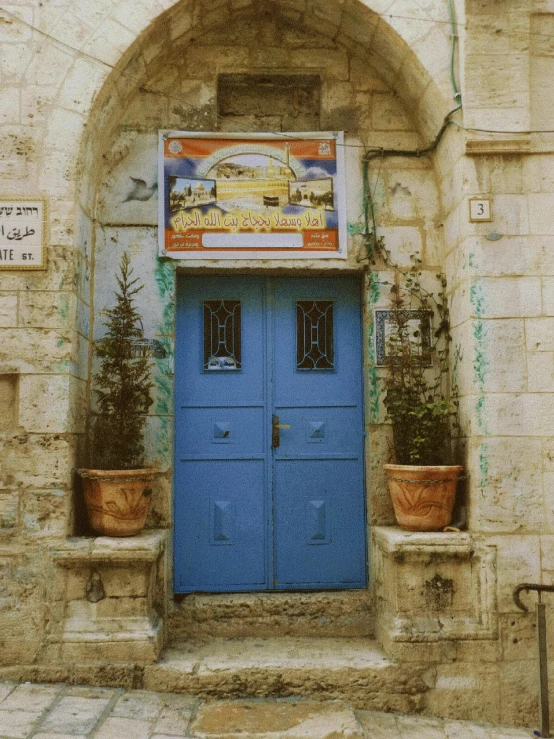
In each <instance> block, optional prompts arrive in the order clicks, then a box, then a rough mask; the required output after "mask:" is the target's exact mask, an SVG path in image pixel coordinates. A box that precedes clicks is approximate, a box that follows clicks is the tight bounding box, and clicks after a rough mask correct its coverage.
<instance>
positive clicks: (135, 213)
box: [0, 0, 554, 722]
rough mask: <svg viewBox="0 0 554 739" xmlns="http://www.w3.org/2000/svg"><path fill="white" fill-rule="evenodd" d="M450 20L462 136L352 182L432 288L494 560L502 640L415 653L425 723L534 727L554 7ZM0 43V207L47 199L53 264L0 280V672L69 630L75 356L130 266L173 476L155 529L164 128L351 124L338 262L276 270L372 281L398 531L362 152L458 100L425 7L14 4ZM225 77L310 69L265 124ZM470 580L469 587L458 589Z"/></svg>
mask: <svg viewBox="0 0 554 739" xmlns="http://www.w3.org/2000/svg"><path fill="white" fill-rule="evenodd" d="M454 7H455V12H456V17H457V21H458V35H459V47H458V51H457V54H456V57H455V62H456V63H455V68H456V70H457V71H458V73H459V74H458V79H459V81H460V87H461V89H462V96H463V97H462V100H463V110H462V111H461V112H459V113H457V114H456V115H455V116H454V121H455V122H457V123H458V124H459V125H460V126H462V127H464V126H465V127H466V129H469V130H464V128H460V127H457V126H456V125H454V124H452V125H449V127H448V128H447V130H446V132H445V134H444V136H443V138H442V141H441V143H440V145H439V147H438V149H437V152H436V155H435V156H433V157H421V158H414V159H406V158H403V157H387V158H382V159H380V158H376V159H375V160H374V161H373V162H372V164H371V167H370V172H369V185H370V189H371V192H372V196H373V198H374V201H375V206H376V227H377V232H378V233H379V234H382V235H384V237H385V246H386V248H387V249H388V250H389V251H390V253H391V258H392V259H393V261H396V262H397V263H399V264H400V265H406V264H407V262H408V259H409V255H410V254H411V253H413V252H414V251H418V252H419V254H420V256H421V258H422V259H423V267H424V269H423V271H424V280H425V281H426V284H429V286H432V285H433V281H434V279H435V278H434V275H436V274H437V272H439V271H444V272H445V273H446V275H447V278H448V284H449V292H450V302H451V306H450V307H451V318H452V326H453V336H454V341H453V352H452V354H453V365H452V377H453V380H454V381H455V382H456V384H457V386H458V389H459V392H460V397H461V420H462V427H463V437H464V448H465V462H466V471H467V472H466V474H467V481H466V491H465V493H466V497H465V503H466V509H467V522H468V526H469V529H470V532H471V535H472V536H475V537H477V538H476V539H475V541H478V543H479V547H485V548H487V551H489V550H490V549H495V551H496V554H495V558H494V561H495V569H494V572H495V576H494V577H495V580H494V589H495V598H496V603H497V605H496V611H495V612H496V615H497V617H498V618H497V621H498V638H490V639H479V641H478V642H477V641H472V640H471V639H467V640H465V641H460V642H458V643H457V644H456V646H455V649H454V648H452V640H451V639H448V640H446V642H447V645H448V646H447V647H446V648H445V649H444V650H442V649H436V650H435V652H434V653H433V654H434V656H432V655H431V653H430V652H429V653H428V655H427V657H426V658H428V659H429V661H432V662H433V664H434V666H435V667H436V675H437V682H436V685H435V689H434V690H435V692H434V693H433V696H434V697H433V699H432V700H433V702H432V705H431V704H430V707H431V708H432V709H433V710H435V711H437V712H438V713H442V714H450V715H456V716H460V717H464V718H465V717H470V716H476V717H477V716H479V717H480V716H484V717H488V718H492V719H493V720H496V719H500V718H501V719H502V720H504V721H513V722H521V721H522V720H528V717H530V716H532V715H533V711H534V710H535V703H534V701H535V698H534V686H533V683H532V680H533V678H532V667H531V660H532V653H533V646H532V644H533V619H532V617H530V616H524V615H523V614H520V613H519V612H517V610H516V608H515V605H514V604H513V601H512V597H511V594H512V590H513V587H514V586H515V585H516V584H517V583H519V582H522V581H540V580H541V579H542V580H543V581H545V582H551V577H552V573H553V572H554V559H553V551H554V548H553V541H554V521H553V515H554V514H553V503H552V500H553V498H552V492H551V483H552V478H553V474H554V463H553V462H552V458H553V449H554V443H553V442H552V438H553V437H554V428H553V422H552V418H553V417H554V414H553V412H552V411H553V410H554V408H553V403H554V401H553V400H552V398H553V397H554V396H553V394H552V391H553V389H554V379H553V378H554V343H553V342H552V340H551V338H550V337H551V331H552V328H553V325H554V323H553V322H554V297H553V296H554V260H553V258H552V256H551V255H552V253H553V250H554V242H553V238H554V237H553V234H554V220H553V219H554V216H553V215H552V214H553V213H554V208H553V207H552V206H553V205H554V179H553V177H552V166H553V161H552V156H553V155H552V151H553V148H552V146H553V143H554V142H553V134H551V133H548V131H549V130H550V129H554V123H553V122H552V113H551V110H552V99H551V98H552V94H553V93H552V86H551V77H552V72H553V71H554V70H553V68H552V65H553V64H554V62H553V60H554V52H553V51H552V44H551V40H550V37H551V34H550V30H549V29H550V28H551V26H552V25H553V23H554V21H553V18H554V5H553V4H552V0H524V2H521V0H503V2H502V3H498V2H483V1H482V0H456V2H454ZM0 42H1V44H0V84H1V86H2V95H1V96H0V154H1V156H2V168H1V170H2V171H1V173H0V178H1V179H2V196H3V197H9V198H11V199H15V198H17V197H34V198H38V197H40V198H44V199H46V201H47V206H48V210H47V252H48V264H47V269H46V270H45V271H44V272H33V273H31V272H27V273H26V272H18V271H13V272H12V271H10V272H7V271H1V272H0V646H1V647H2V648H1V649H0V661H1V662H3V663H6V664H19V665H30V664H33V663H37V664H46V663H48V662H53V661H55V659H59V656H55V655H58V654H59V651H58V652H55V650H54V651H53V650H52V649H50V647H49V644H51V642H49V641H48V639H47V635H48V634H59V633H62V631H63V623H64V618H65V617H64V613H65V611H64V609H65V605H64V603H63V598H62V596H61V595H60V592H58V590H57V586H56V583H57V582H59V577H58V576H56V575H55V573H56V572H57V571H56V570H55V569H54V567H55V565H54V563H53V555H52V551H53V550H54V549H59V547H60V546H61V544H62V543H63V542H64V541H65V539H66V537H67V536H68V535H70V534H75V533H76V534H82V533H84V532H85V531H86V529H85V528H84V526H83V525H82V522H81V512H80V510H79V506H78V500H79V499H78V496H76V495H75V493H74V490H75V485H74V470H75V468H76V467H78V466H79V465H81V464H84V463H86V461H87V455H86V445H85V435H86V418H87V412H88V409H89V407H90V405H91V402H92V398H91V388H90V377H91V372H92V370H93V362H92V356H91V344H92V341H93V339H94V338H98V337H100V336H101V335H102V323H101V311H102V308H104V307H105V306H107V305H109V304H110V301H111V297H112V292H113V288H114V284H115V278H114V273H115V271H116V268H117V264H118V262H119V259H120V256H121V253H122V251H123V250H124V249H127V250H128V251H129V252H130V253H131V255H132V259H133V264H134V266H135V270H136V274H137V275H138V276H140V277H141V278H142V279H143V280H144V282H145V285H146V287H145V289H144V291H143V292H142V293H141V294H140V296H139V308H141V310H142V312H143V315H144V328H145V333H146V336H147V337H148V338H152V339H156V340H157V341H158V342H159V345H160V346H161V347H162V348H163V350H164V351H163V356H159V357H157V358H156V368H155V382H156V401H155V404H154V406H153V407H152V409H151V416H150V418H149V425H148V456H149V459H150V461H152V462H154V463H157V464H158V465H159V466H160V468H161V469H162V471H163V473H164V474H163V475H162V477H161V479H160V481H159V483H158V486H157V489H156V491H155V496H154V501H153V506H152V511H151V514H150V518H149V522H148V525H149V527H151V528H153V527H161V528H170V526H171V466H172V451H171V445H172V439H171V434H172V407H171V406H172V383H173V365H172V356H173V331H174V327H173V320H174V317H173V316H174V307H173V306H174V284H175V275H174V270H175V268H176V265H175V263H174V262H171V261H163V260H159V259H158V258H157V255H156V252H157V248H156V224H157V215H156V213H157V211H156V199H157V194H156V192H155V182H156V133H157V130H158V129H160V128H162V129H163V128H170V129H184V130H198V131H200V130H208V131H210V130H226V131H229V130H239V131H249V130H286V129H287V128H292V129H293V130H297V131H302V130H309V129H313V128H320V129H321V130H327V129H330V130H334V129H341V130H345V132H346V145H347V148H346V152H345V153H346V162H347V179H348V192H347V201H348V223H349V256H348V259H347V260H346V261H345V262H340V264H339V263H333V262H332V261H331V262H327V263H326V264H325V265H323V264H322V263H318V264H317V265H315V264H313V263H310V262H306V263H303V264H302V265H299V264H296V263H292V262H290V263H286V262H280V263H279V265H278V267H279V269H280V270H288V271H289V272H290V273H295V272H298V271H301V270H304V269H305V270H308V269H313V268H314V267H317V268H318V269H323V268H325V269H330V270H341V269H342V270H348V271H352V272H359V273H360V274H361V275H363V278H364V280H365V286H366V291H365V293H366V298H365V306H364V310H365V317H366V320H365V338H364V341H365V346H366V355H365V358H364V361H365V363H366V367H365V370H366V403H367V414H366V418H367V427H368V431H369V432H370V433H369V442H368V454H367V472H368V474H367V479H368V503H369V505H368V508H369V518H370V521H371V523H372V524H390V523H392V521H393V518H392V511H391V508H390V503H389V499H388V494H387V493H386V490H385V485H384V481H383V480H382V477H381V475H382V473H381V465H382V461H383V460H384V459H385V458H386V457H387V455H388V443H387V437H388V427H387V424H386V423H384V420H385V417H384V412H383V406H382V396H381V392H380V384H379V372H380V370H378V369H376V368H375V366H374V359H375V357H374V350H373V342H374V334H373V321H372V315H373V310H374V308H375V307H385V306H386V305H387V287H386V286H385V285H383V283H384V282H385V281H386V280H387V278H388V277H389V276H388V275H387V274H386V270H385V271H381V272H380V273H379V274H377V273H376V272H378V270H377V271H376V270H375V269H372V268H371V265H369V263H368V260H367V259H366V254H365V252H364V247H363V238H362V237H361V231H362V230H363V228H364V223H363V203H362V189H363V188H362V169H361V157H362V155H363V153H364V151H366V150H369V149H371V148H372V147H382V148H385V149H391V148H398V149H409V150H414V149H417V148H418V147H425V146H427V145H428V144H429V143H430V142H431V141H432V140H433V138H434V136H435V135H436V133H437V131H438V130H439V128H440V126H441V124H442V121H443V119H444V116H445V115H446V113H447V112H448V111H449V110H451V109H452V108H453V107H455V105H456V100H454V99H453V89H452V84H451V79H450V76H451V69H450V63H451V57H450V53H451V37H450V26H449V14H448V4H447V3H446V2H442V0H394V1H393V0H364V2H361V0H336V2H335V1H333V2H331V0H268V2H266V3H260V2H257V0H218V1H217V2H214V0H210V1H208V0H181V2H176V0H154V1H152V0H148V1H147V0H114V2H111V3H106V2H104V1H103V0H73V1H72V2H69V0H57V2H56V3H55V4H52V3H43V4H36V3H33V2H30V1H29V2H26V1H25V0H15V1H14V2H13V3H12V4H10V5H8V6H3V10H1V11H0ZM221 75H225V76H227V78H228V76H229V75H235V76H236V79H239V80H240V79H241V76H242V79H244V75H258V76H261V75H263V76H264V77H267V78H268V79H269V80H271V78H272V76H275V75H277V76H278V75H281V76H286V77H288V78H294V76H295V75H300V76H301V77H302V78H303V79H306V78H308V77H310V76H311V77H314V78H316V82H317V78H319V80H320V86H319V90H318V94H317V95H315V93H314V96H313V97H310V95H307V96H306V95H304V97H302V96H301V95H299V96H298V97H297V98H295V99H294V100H291V101H289V102H288V103H287V105H284V103H283V101H282V99H281V101H280V102H279V103H278V104H277V103H275V104H274V105H272V106H268V105H267V100H266V101H265V107H264V98H263V96H262V95H260V96H258V97H256V96H253V95H252V94H251V92H252V91H251V90H250V89H248V88H244V89H243V91H242V93H241V91H240V89H239V87H240V85H239V86H237V85H235V87H234V88H232V86H228V87H227V88H226V94H227V96H225V94H224V93H225V90H222V88H221V85H220V86H219V88H218V78H220V79H221ZM269 84H271V83H269ZM229 90H231V93H232V94H231V93H229ZM272 94H273V93H272ZM272 99H276V98H272ZM279 106H281V107H279ZM283 106H284V107H283ZM306 106H312V107H313V108H314V109H313V110H311V111H307V110H306ZM277 108H279V109H278V110H277ZM315 108H317V110H315ZM474 129H482V130H474ZM491 131H496V132H498V131H504V132H505V133H504V134H499V133H493V132H491ZM132 178H136V179H137V178H140V179H143V180H144V181H145V183H146V186H147V187H148V188H151V191H152V195H151V197H150V198H149V199H148V200H144V201H141V200H136V199H133V198H132V197H130V196H131V194H132V190H133V180H132ZM470 197H490V198H491V203H492V211H493V220H492V221H491V222H490V223H472V222H470V220H469V217H468V199H469V198H470ZM489 235H492V240H491V239H490V238H488V236H489ZM497 236H500V237H501V238H500V239H498V240H495V239H496V238H497ZM265 266H266V267H267V268H269V269H271V268H273V267H274V266H275V265H271V264H268V265H265ZM187 267H188V268H190V269H197V268H204V269H222V268H225V269H228V270H233V269H237V268H240V269H242V270H244V269H246V270H248V269H252V268H256V267H259V265H258V264H249V263H248V262H244V261H243V262H241V264H240V267H238V265H233V264H232V263H229V262H225V264H221V263H217V261H214V262H212V263H211V264H206V263H202V264H200V263H193V262H190V263H189V264H188V265H187ZM464 541H465V540H464ZM468 541H469V539H468ZM472 541H473V540H472ZM467 547H470V544H467ZM471 556H473V555H471ZM471 556H470V555H469V554H468V556H467V557H466V559H465V560H463V561H465V562H470V561H471ZM439 559H440V558H439ZM491 561H492V558H491ZM418 566H419V565H418ZM464 566H465V565H464ZM449 567H450V565H449ZM408 569H409V568H408ZM161 570H163V568H162V567H161V568H160V571H161ZM454 572H455V571H454V570H452V571H450V570H448V572H447V573H446V575H445V574H444V573H443V576H444V577H447V576H448V578H450V577H451V576H452V578H455V574H454ZM464 573H465V574H464ZM396 574H397V575H398V577H399V578H400V575H399V573H398V572H397V573H396ZM416 574H417V573H416V570H415V569H414V570H413V572H408V575H407V576H406V577H407V578H408V580H410V577H412V576H413V577H416ZM58 575H59V573H58ZM163 577H164V578H165V575H163ZM464 578H465V579H464ZM468 578H469V575H467V572H466V571H465V570H464V571H463V573H462V574H460V582H461V583H463V582H465V581H466V580H467V582H470V579H468ZM400 581H401V579H399V580H398V582H400ZM164 582H165V581H164ZM471 582H474V581H473V580H471ZM170 595H171V591H170V588H169V587H167V586H165V598H166V599H168V598H170ZM391 602H392V600H391ZM464 607H465V606H464ZM468 607H469V606H468ZM400 610H402V609H400ZM408 610H409V609H404V611H403V612H407V611H408ZM156 648H157V647H156ZM416 651H417V650H416ZM416 651H414V652H413V655H415V654H416ZM417 653H418V654H424V653H425V648H424V649H422V650H419V652H417ZM457 678H461V682H460V681H459V680H458V682H456V679H457ZM464 681H465V682H464ZM460 685H461V686H462V687H460ZM464 685H465V688H464V687H463V686H464ZM483 695H486V696H492V698H490V699H489V698H487V704H486V705H485V704H484V702H483V700H481V697H482V696H483ZM487 711H488V713H487Z"/></svg>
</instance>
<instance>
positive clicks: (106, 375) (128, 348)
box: [93, 252, 153, 470]
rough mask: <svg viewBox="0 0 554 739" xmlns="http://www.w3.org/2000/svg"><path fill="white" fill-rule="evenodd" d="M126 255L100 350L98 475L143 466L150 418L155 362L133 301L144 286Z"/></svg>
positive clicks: (95, 449)
mask: <svg viewBox="0 0 554 739" xmlns="http://www.w3.org/2000/svg"><path fill="white" fill-rule="evenodd" d="M132 274H133V270H132V267H131V266H130V258H129V255H128V253H127V252H124V253H123V255H122V257H121V262H120V265H119V274H118V275H117V276H116V277H117V284H118V290H117V291H116V294H115V305H114V307H113V308H110V309H108V310H106V311H105V312H104V313H105V320H104V325H105V326H106V329H107V331H106V334H105V336H104V338H103V339H102V340H101V341H99V342H98V343H97V344H96V347H95V349H96V354H97V356H98V357H99V358H100V360H101V361H100V368H99V370H98V373H97V374H96V376H95V378H94V385H95V387H94V392H95V395H96V399H97V404H98V413H97V415H96V418H95V421H94V433H93V436H94V441H93V460H94V466H96V467H98V468H99V469H124V470H125V469H137V468H140V467H142V466H143V458H144V428H145V424H146V413H147V412H148V408H149V407H150V405H151V404H152V401H153V399H152V388H153V383H152V381H151V379H150V375H151V369H152V366H151V362H150V360H149V358H148V356H147V355H146V354H145V353H144V352H142V351H141V350H140V347H141V344H140V343H139V342H140V340H141V339H142V338H143V330H142V321H141V317H140V315H139V313H138V311H137V309H136V306H135V296H136V295H137V293H139V292H140V291H141V290H142V289H143V287H144V285H142V284H138V282H139V280H138V278H134V279H133V277H132Z"/></svg>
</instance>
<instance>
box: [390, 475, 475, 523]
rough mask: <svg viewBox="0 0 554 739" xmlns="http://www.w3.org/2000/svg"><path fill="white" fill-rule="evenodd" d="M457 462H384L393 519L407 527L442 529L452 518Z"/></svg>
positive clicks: (457, 476)
mask: <svg viewBox="0 0 554 739" xmlns="http://www.w3.org/2000/svg"><path fill="white" fill-rule="evenodd" d="M462 469H463V468H462V467H460V466H459V465H448V466H435V467H419V466H417V465H407V464H386V465H385V473H386V475H387V478H388V483H389V491H390V494H391V498H392V504H393V506H394V513H395V514H396V520H397V521H398V523H399V525H400V526H401V527H402V528H403V529H407V530H408V531H441V530H442V529H444V527H445V526H448V525H449V523H450V521H451V520H452V509H453V507H454V500H455V497H456V483H457V482H458V479H459V477H460V475H461V473H462Z"/></svg>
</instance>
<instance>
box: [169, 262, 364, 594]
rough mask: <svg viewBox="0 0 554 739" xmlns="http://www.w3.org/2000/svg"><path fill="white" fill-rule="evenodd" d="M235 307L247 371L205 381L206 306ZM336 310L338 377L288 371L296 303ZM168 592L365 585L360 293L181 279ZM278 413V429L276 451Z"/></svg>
mask: <svg viewBox="0 0 554 739" xmlns="http://www.w3.org/2000/svg"><path fill="white" fill-rule="evenodd" d="M215 299H227V300H241V303H242V369H241V371H240V372H237V371H221V372H218V371H203V369H202V363H203V318H202V305H203V301H204V300H215ZM310 299H321V300H333V301H334V324H335V325H334V334H335V369H334V370H328V371H320V372H318V371H304V370H302V371H299V370H297V369H296V301H297V300H310ZM176 347H177V348H176V381H175V590H176V592H192V591H210V592H218V591H247V590H267V589H275V590H282V589H323V588H356V587H363V586H364V585H365V582H366V579H365V577H366V575H365V571H366V566H365V563H366V543H365V526H366V524H365V505H364V484H363V418H362V387H361V356H362V350H361V326H360V308H359V283H358V281H357V280H354V279H351V278H330V279H329V278H321V279H313V278H310V279H307V278H306V279H303V278H302V279H297V278H292V279H290V278H289V279H285V278H263V277H255V276H248V277H240V278H236V279H230V278H228V277H222V276H215V277H186V278H180V279H179V286H178V303H177V341H176ZM273 414H276V415H278V416H279V418H280V422H281V423H282V424H287V425H290V429H281V431H280V441H281V444H280V446H279V448H277V449H275V450H272V448H271V419H272V416H273Z"/></svg>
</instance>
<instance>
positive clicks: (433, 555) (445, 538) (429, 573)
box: [373, 526, 498, 662]
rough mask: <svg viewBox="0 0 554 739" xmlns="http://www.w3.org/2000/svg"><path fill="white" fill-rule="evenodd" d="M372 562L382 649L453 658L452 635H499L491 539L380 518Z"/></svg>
mask: <svg viewBox="0 0 554 739" xmlns="http://www.w3.org/2000/svg"><path fill="white" fill-rule="evenodd" d="M373 563H374V577H375V599H376V636H377V639H378V641H379V642H380V643H381V645H382V646H383V648H384V649H385V651H386V652H387V654H390V655H391V656H393V657H396V658H398V659H402V660H408V661H421V662H442V661H450V660H452V659H453V658H454V655H455V642H457V641H460V640H482V639H497V637H498V616H497V608H496V547H494V546H488V545H486V544H484V543H482V542H480V541H479V540H478V539H477V538H476V537H475V536H474V535H472V534H471V533H469V532H465V531H464V532H459V533H457V532H436V533H435V532H429V533H412V532H408V531H403V530H402V529H400V528H398V527H397V526H377V527H375V528H374V529H373ZM418 645H419V647H418Z"/></svg>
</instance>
